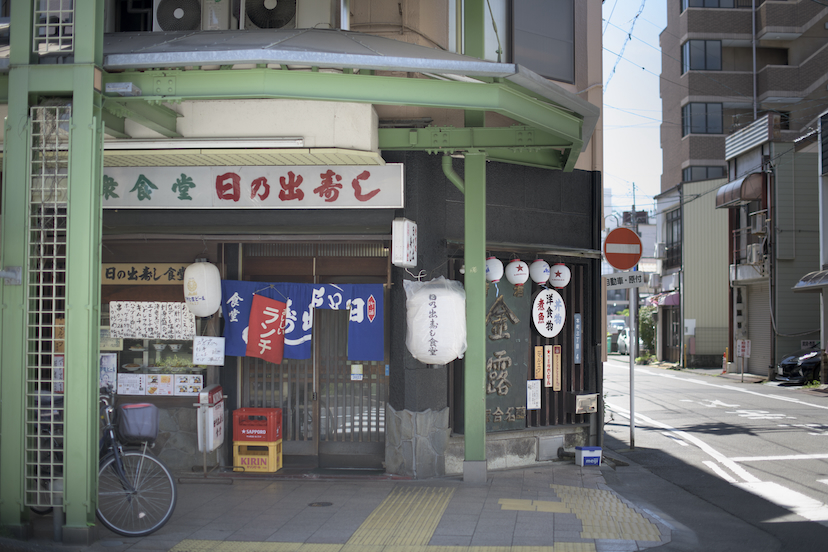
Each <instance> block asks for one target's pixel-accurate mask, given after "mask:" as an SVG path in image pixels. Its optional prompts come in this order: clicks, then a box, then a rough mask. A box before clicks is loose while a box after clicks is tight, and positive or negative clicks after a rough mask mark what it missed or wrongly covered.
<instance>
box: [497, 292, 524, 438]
mask: <svg viewBox="0 0 828 552" xmlns="http://www.w3.org/2000/svg"><path fill="white" fill-rule="evenodd" d="M498 291H499V293H498ZM530 306H531V302H530V297H529V296H528V294H524V295H523V296H521V297H515V294H514V286H513V285H511V284H509V283H507V282H505V281H501V282H500V283H499V285H497V286H491V287H490V288H489V293H488V294H487V296H486V357H487V360H486V431H505V430H511V429H522V428H525V427H526V392H525V390H526V381H527V376H528V374H529V343H530V335H531V331H530V325H529V317H528V316H527V315H528V314H529V312H530Z"/></svg>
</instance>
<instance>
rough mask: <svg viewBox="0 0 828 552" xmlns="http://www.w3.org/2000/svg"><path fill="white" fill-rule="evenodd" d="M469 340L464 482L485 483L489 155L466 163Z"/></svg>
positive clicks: (470, 155) (474, 156)
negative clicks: (487, 162) (487, 184)
mask: <svg viewBox="0 0 828 552" xmlns="http://www.w3.org/2000/svg"><path fill="white" fill-rule="evenodd" d="M465 180H466V190H465V200H464V212H465V248H466V250H465V258H464V262H465V265H466V274H465V283H466V339H467V342H468V348H467V350H466V356H465V363H464V364H465V370H464V373H463V381H464V386H465V388H464V398H465V400H464V409H465V434H464V438H465V458H464V462H463V480H464V481H466V482H470V483H485V482H486V478H487V471H486V323H485V320H486V154H485V153H484V152H467V153H466V161H465Z"/></svg>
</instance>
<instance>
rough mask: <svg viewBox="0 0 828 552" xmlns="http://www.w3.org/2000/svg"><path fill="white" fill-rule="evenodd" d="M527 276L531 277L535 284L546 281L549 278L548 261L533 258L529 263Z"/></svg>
mask: <svg viewBox="0 0 828 552" xmlns="http://www.w3.org/2000/svg"><path fill="white" fill-rule="evenodd" d="M529 276H531V277H532V281H533V282H535V283H536V284H544V283H546V281H547V280H549V263H547V262H546V261H544V260H543V259H535V261H533V262H532V264H531V265H529Z"/></svg>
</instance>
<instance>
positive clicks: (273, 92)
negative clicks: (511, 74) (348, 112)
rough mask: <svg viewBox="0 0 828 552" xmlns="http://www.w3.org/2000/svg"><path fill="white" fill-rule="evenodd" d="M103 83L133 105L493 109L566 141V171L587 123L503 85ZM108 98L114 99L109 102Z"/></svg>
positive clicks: (310, 80) (138, 77)
mask: <svg viewBox="0 0 828 552" xmlns="http://www.w3.org/2000/svg"><path fill="white" fill-rule="evenodd" d="M104 82H105V83H106V82H132V83H133V84H135V85H136V86H138V87H139V88H140V89H141V90H143V91H144V92H145V94H147V95H146V96H142V97H136V98H118V100H117V102H118V103H120V104H123V105H124V106H126V107H129V108H130V109H131V106H132V104H134V103H144V102H147V101H151V102H176V101H182V100H208V99H304V100H319V101H339V102H359V103H371V104H378V105H406V106H421V107H433V108H442V109H460V110H473V111H481V112H484V111H493V112H496V113H500V114H502V115H505V116H507V117H509V118H511V119H514V120H515V121H517V122H519V123H521V124H524V125H527V126H530V127H533V128H536V129H539V130H542V131H544V132H547V133H549V134H551V135H553V136H556V137H559V138H561V139H563V140H566V141H567V142H568V143H569V147H564V148H565V149H566V162H565V164H564V167H565V170H566V169H569V170H571V168H572V167H574V164H575V161H576V160H577V154H573V153H574V152H579V151H580V150H581V146H582V139H581V134H582V129H583V122H582V120H581V118H580V117H578V116H577V115H574V114H572V113H571V112H569V111H566V110H564V109H561V108H560V107H558V106H556V105H554V104H551V103H548V102H544V101H542V100H539V99H537V98H535V97H533V96H532V95H531V94H530V93H528V91H522V90H520V89H518V88H515V87H513V86H509V85H507V84H504V83H469V82H455V81H442V80H428V79H406V78H399V77H385V76H367V75H348V74H336V73H313V72H301V71H277V70H272V69H246V70H243V71H234V72H233V78H232V79H231V78H227V76H226V75H224V74H223V72H222V71H200V70H194V71H180V70H175V71H145V72H124V73H116V74H109V75H105V78H104ZM110 100H112V99H111V98H110Z"/></svg>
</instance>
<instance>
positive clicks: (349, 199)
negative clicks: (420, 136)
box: [102, 163, 403, 209]
mask: <svg viewBox="0 0 828 552" xmlns="http://www.w3.org/2000/svg"><path fill="white" fill-rule="evenodd" d="M102 203H103V207H104V209H124V208H129V209H326V208H327V209H348V208H359V209H378V208H383V209H388V208H393V209H400V208H402V207H403V166H402V164H399V163H397V164H388V165H337V166H328V165H322V166H319V165H298V166H251V167H226V166H199V167H107V168H105V169H104V177H103V202H102Z"/></svg>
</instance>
